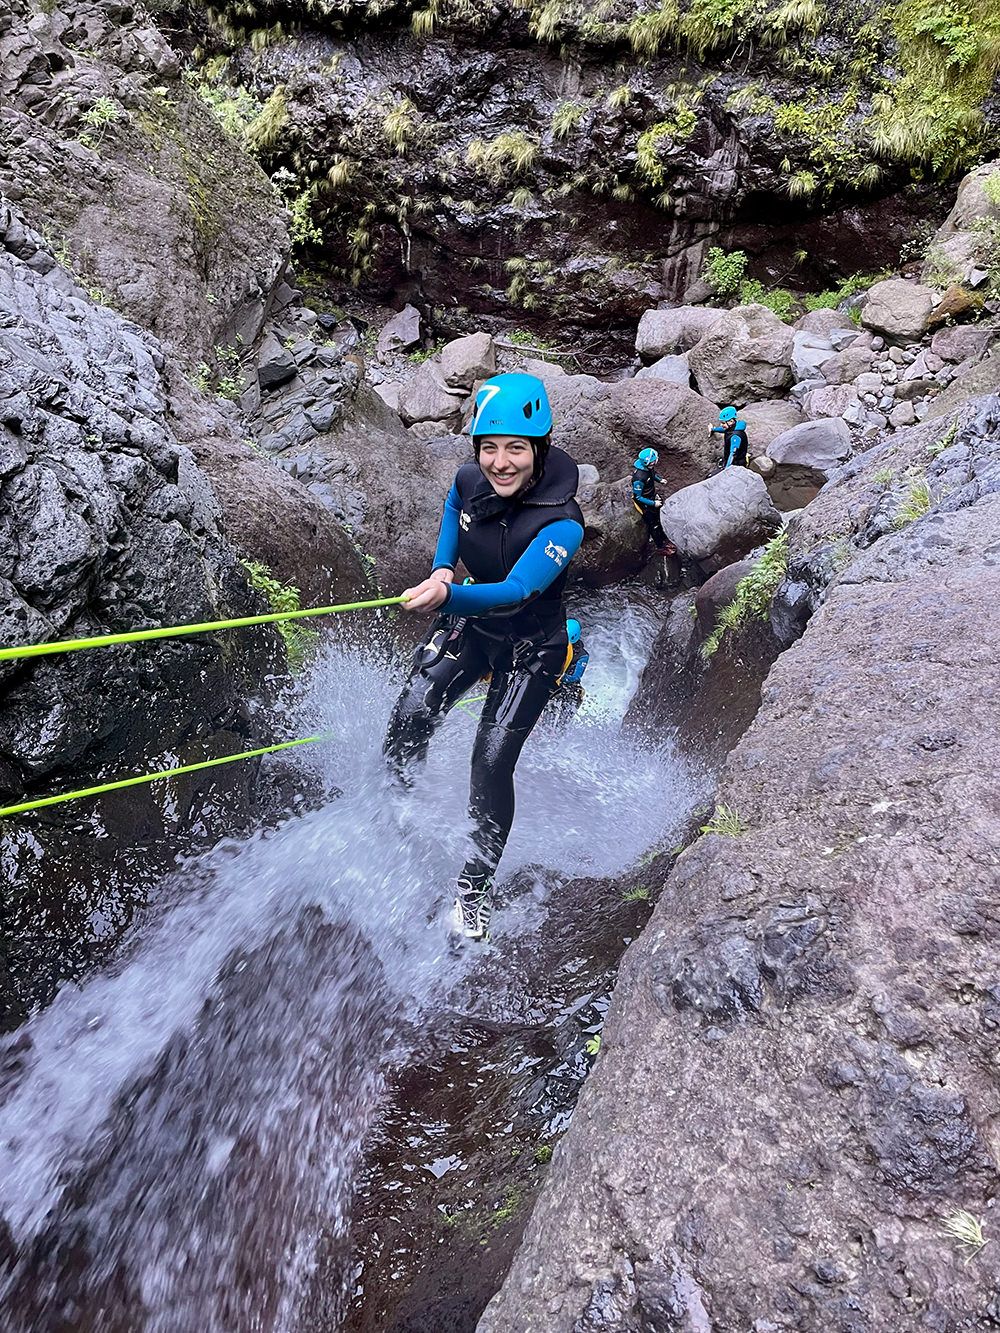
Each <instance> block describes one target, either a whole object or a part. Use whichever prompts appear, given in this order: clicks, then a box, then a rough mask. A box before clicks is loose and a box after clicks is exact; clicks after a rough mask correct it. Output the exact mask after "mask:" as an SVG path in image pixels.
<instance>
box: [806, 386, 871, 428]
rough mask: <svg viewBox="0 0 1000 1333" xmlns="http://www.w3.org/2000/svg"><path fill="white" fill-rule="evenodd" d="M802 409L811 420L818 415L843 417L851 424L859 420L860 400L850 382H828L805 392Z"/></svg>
mask: <svg viewBox="0 0 1000 1333" xmlns="http://www.w3.org/2000/svg"><path fill="white" fill-rule="evenodd" d="M802 410H803V411H804V412H805V414H806V416H807V417H808V418H809V419H810V420H811V421H816V420H818V419H819V418H820V417H843V418H844V420H845V421H847V422H850V423H852V424H853V423H856V422H857V421H858V420H859V411H860V402H859V399H858V395H857V392H856V391H855V389H854V386H853V385H852V384H828V385H826V386H825V387H824V388H822V389H813V390H812V391H811V392H810V393H807V394H806V396H805V400H804V402H803V404H802Z"/></svg>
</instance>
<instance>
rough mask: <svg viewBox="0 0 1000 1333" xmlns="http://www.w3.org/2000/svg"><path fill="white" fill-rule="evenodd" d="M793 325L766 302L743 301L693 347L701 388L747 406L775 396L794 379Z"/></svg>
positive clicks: (715, 399) (710, 395) (694, 367)
mask: <svg viewBox="0 0 1000 1333" xmlns="http://www.w3.org/2000/svg"><path fill="white" fill-rule="evenodd" d="M792 351H793V334H792V330H791V329H790V328H789V327H788V326H787V325H786V324H783V323H782V322H781V320H780V319H779V318H778V317H777V315H775V314H774V313H773V311H771V310H768V309H767V307H766V306H762V305H750V306H737V307H736V308H735V309H734V310H728V311H726V314H725V315H724V316H723V318H722V319H721V320H719V322H718V323H717V324H715V325H713V327H712V328H711V329H710V330H709V332H708V333H706V334H705V335H704V337H703V338H701V339H700V341H699V342H697V343H696V344H695V346H694V347H692V348H691V351H690V353H689V354H688V362H689V364H690V366H691V373H692V374H693V375H694V378H695V383H696V384H697V386H698V392H699V393H701V394H703V395H704V396H705V397H706V398H709V399H711V400H712V401H713V402H715V403H720V404H725V403H732V405H733V406H734V407H742V406H743V404H744V403H748V402H751V401H752V400H754V399H757V398H774V397H776V396H777V395H778V394H779V393H780V392H781V390H782V389H786V388H787V387H788V386H789V385H790V384H791V383H792V370H791V362H792Z"/></svg>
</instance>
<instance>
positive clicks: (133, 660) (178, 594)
mask: <svg viewBox="0 0 1000 1333" xmlns="http://www.w3.org/2000/svg"><path fill="white" fill-rule="evenodd" d="M0 238H2V240H3V245H4V248H3V249H2V250H0V324H2V329H0V459H2V461H0V480H2V487H3V504H2V506H0V534H2V535H0V638H2V640H3V642H4V644H17V643H38V642H42V641H45V640H49V639H55V638H74V637H85V636H88V635H93V634H101V633H113V632H115V631H120V630H128V629H137V628H146V627H149V626H153V625H170V624H178V623H183V622H185V621H188V622H190V621H202V620H214V619H217V618H220V617H222V616H225V615H227V614H232V615H240V614H248V613H250V612H251V610H252V609H257V608H256V607H255V606H254V598H253V597H252V596H251V594H250V592H249V590H248V587H247V583H246V576H245V572H244V571H243V569H242V568H241V566H240V564H239V562H238V561H237V559H236V556H235V553H234V552H233V550H232V548H231V547H230V546H229V545H228V543H227V542H226V541H225V540H224V538H223V535H222V533H221V531H220V527H219V514H218V509H217V506H216V502H215V499H214V497H213V495H212V492H211V490H210V488H209V486H208V483H207V482H206V480H205V478H204V477H203V476H202V475H201V473H200V472H199V471H198V469H197V467H196V466H195V463H194V460H193V458H192V456H191V454H190V452H189V451H188V450H187V449H186V448H184V447H183V446H182V445H180V444H179V443H178V441H177V438H176V436H175V434H174V432H173V430H172V428H171V423H170V420H169V417H168V410H167V397H166V393H165V390H164V386H163V384H162V382H161V377H160V369H161V368H162V366H163V364H164V362H163V356H162V353H161V351H160V349H159V347H158V345H157V344H156V343H155V342H154V341H152V340H147V339H146V337H145V336H144V335H143V334H141V333H140V331H139V330H138V329H137V328H136V327H135V326H134V325H132V324H129V323H127V322H126V321H124V320H122V319H121V317H120V316H118V315H116V314H114V313H113V312H112V311H110V310H107V309H105V308H103V307H100V306H95V305H94V304H93V302H91V301H90V300H88V298H87V296H86V294H85V293H84V292H83V291H81V290H80V289H79V288H78V287H76V286H75V285H74V284H73V283H72V282H71V281H70V280H68V279H67V276H66V274H65V272H64V271H63V270H62V269H61V268H60V267H59V266H58V265H57V264H56V263H55V262H54V260H53V258H52V256H51V254H50V253H49V252H48V251H47V249H46V248H45V246H44V243H43V242H42V240H41V238H40V237H39V236H38V235H36V234H35V233H33V232H31V231H30V230H29V229H28V228H26V227H25V226H24V225H23V222H22V221H21V220H20V219H19V218H17V217H16V215H14V214H12V213H11V211H10V210H8V209H6V207H5V206H0ZM11 246H14V247H15V250H16V253H12V250H11V248H10V247H11ZM269 642H272V639H271V635H270V632H269V631H259V632H258V631H251V632H249V633H247V634H246V635H245V636H241V637H239V638H237V639H236V640H234V641H232V642H230V643H227V644H226V645H223V644H222V643H221V642H220V641H219V640H217V639H214V638H211V637H204V636H198V637H195V638H191V639H179V640H176V641H166V642H164V643H163V644H158V645H154V644H144V645H141V646H138V647H136V648H134V649H125V650H118V649H108V650H103V651H99V652H88V653H74V654H69V655H66V656H59V657H51V658H42V659H40V660H39V661H38V662H37V663H31V664H29V665H24V664H22V663H20V662H17V661H14V662H10V663H5V664H4V665H3V669H2V677H3V680H4V682H5V694H4V707H3V709H2V711H0V788H2V790H3V792H4V793H11V792H17V791H20V790H22V789H23V788H24V786H25V785H30V784H31V783H32V782H34V781H36V780H38V779H39V778H41V777H43V776H44V775H46V774H48V773H51V772H53V771H54V770H58V769H62V770H72V769H73V768H75V767H76V766H77V765H78V764H79V765H82V764H84V763H91V764H92V763H94V762H96V761H100V759H101V758H102V757H105V756H108V755H118V754H120V753H127V754H130V755H131V754H136V753H139V752H140V750H141V747H142V746H145V745H146V744H148V743H153V742H157V743H161V744H162V745H164V746H166V745H171V744H176V742H177V741H178V740H179V739H180V738H182V737H185V736H188V735H190V734H192V733H195V734H207V733H210V732H211V730H212V729H213V727H219V726H222V725H229V723H230V722H231V721H232V719H233V717H234V716H235V715H236V714H237V713H238V711H239V708H240V699H241V693H242V688H243V687H242V685H241V675H242V674H243V673H248V674H249V671H250V667H251V664H252V663H253V662H255V661H256V662H257V666H258V669H261V668H262V666H263V661H262V659H261V658H260V651H261V645H262V644H267V643H269ZM255 654H256V657H255ZM154 683H155V689H151V688H150V687H151V685H152V684H154Z"/></svg>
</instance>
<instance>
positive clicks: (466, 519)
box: [458, 509, 472, 532]
mask: <svg viewBox="0 0 1000 1333" xmlns="http://www.w3.org/2000/svg"><path fill="white" fill-rule="evenodd" d="M471 522H472V515H471V514H467V513H466V512H465V510H464V509H463V510H462V512H461V513H460V514H459V516H458V526H459V527H460V528H461V529H462V531H463V532H468V531H469V524H470V523H471Z"/></svg>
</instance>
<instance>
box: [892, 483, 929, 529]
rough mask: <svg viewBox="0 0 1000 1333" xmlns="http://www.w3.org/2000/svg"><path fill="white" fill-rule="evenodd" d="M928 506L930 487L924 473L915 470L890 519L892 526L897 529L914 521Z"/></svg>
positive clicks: (921, 516) (922, 514)
mask: <svg viewBox="0 0 1000 1333" xmlns="http://www.w3.org/2000/svg"><path fill="white" fill-rule="evenodd" d="M930 507H931V488H930V487H929V486H928V484H927V478H926V477H925V476H924V474H923V473H922V472H917V473H915V474H914V475H912V476H911V477H910V486H909V490H908V491H907V494H906V498H905V500H904V501H903V503H902V504H901V505H900V507H899V509H898V510H897V511H896V515H895V517H894V518H893V520H892V525H893V527H894V528H896V530H897V531H898V530H899V529H900V528H905V527H906V526H907V525H908V524H910V523H915V522H916V521H917V519H918V518H923V516H924V515H925V514H926V513H927V512H928V510H929V509H930Z"/></svg>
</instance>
